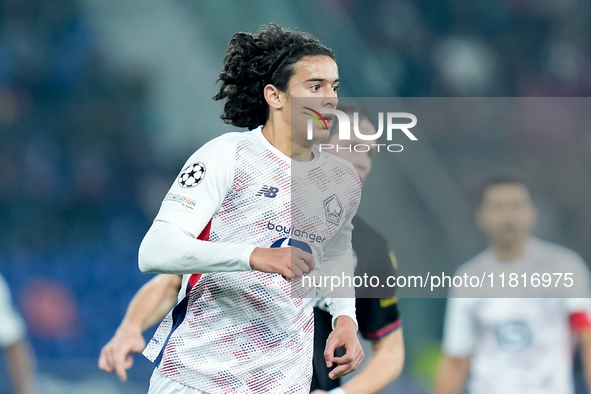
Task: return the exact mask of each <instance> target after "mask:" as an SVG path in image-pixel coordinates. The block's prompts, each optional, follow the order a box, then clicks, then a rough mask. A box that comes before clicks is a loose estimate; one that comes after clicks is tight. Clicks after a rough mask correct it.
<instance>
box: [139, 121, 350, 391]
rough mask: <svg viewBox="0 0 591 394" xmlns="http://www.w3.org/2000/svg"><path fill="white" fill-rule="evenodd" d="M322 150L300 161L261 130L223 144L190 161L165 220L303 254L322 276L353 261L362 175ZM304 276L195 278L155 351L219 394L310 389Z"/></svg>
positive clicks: (190, 380)
mask: <svg viewBox="0 0 591 394" xmlns="http://www.w3.org/2000/svg"><path fill="white" fill-rule="evenodd" d="M313 153H314V158H313V160H311V161H309V162H292V161H291V159H290V158H289V157H287V156H286V155H284V154H283V153H281V152H280V151H279V150H278V149H276V148H275V147H274V146H273V145H271V144H270V143H269V142H268V141H267V139H266V138H265V137H264V135H263V134H262V131H261V128H259V129H256V130H253V131H250V132H244V133H228V134H225V135H223V136H221V137H218V138H216V139H214V140H212V141H210V142H208V143H207V144H205V145H204V146H203V147H202V148H200V149H199V150H198V151H197V152H196V153H195V154H193V155H192V156H191V158H190V159H189V160H188V161H187V163H186V164H185V166H184V168H183V171H182V172H181V174H180V175H179V177H178V179H177V180H176V181H175V183H174V184H173V186H172V187H171V189H170V191H169V193H168V194H167V196H166V197H165V199H164V201H163V203H162V206H161V209H160V211H159V213H158V215H157V217H156V221H165V222H169V223H172V224H174V225H175V226H178V227H179V228H181V229H183V230H184V231H185V232H186V233H188V234H191V235H193V236H197V235H198V234H200V235H199V239H202V240H208V241H209V242H211V243H227V244H239V245H254V246H258V247H264V248H269V247H282V246H288V245H291V246H295V247H300V248H301V249H304V250H307V251H308V252H310V253H312V255H313V256H314V259H315V261H316V264H317V269H322V265H323V264H324V265H328V264H329V263H330V264H337V263H339V261H340V260H346V261H348V262H351V261H352V259H353V258H352V249H351V230H352V225H351V219H352V217H353V216H354V215H355V213H356V210H357V206H358V204H359V200H360V197H361V183H360V181H359V177H358V176H357V173H356V172H355V169H354V168H353V166H352V165H351V164H350V163H348V162H346V161H344V160H342V159H339V158H337V157H335V156H333V155H329V154H325V153H321V152H320V151H318V149H316V148H314V150H313ZM247 250H249V252H250V251H251V250H252V249H247ZM247 257H248V256H247ZM204 258H205V257H204ZM247 261H248V260H246V262H247ZM351 273H352V267H351ZM300 280H301V278H298V279H297V280H293V281H286V280H285V279H283V277H282V276H281V275H279V274H267V273H263V272H259V271H246V270H243V271H241V272H209V273H203V274H194V275H185V276H184V277H183V286H184V287H183V289H182V290H181V292H182V294H181V296H180V302H179V303H178V305H177V306H176V307H175V308H174V309H173V311H171V313H169V314H168V315H167V316H166V318H165V319H164V321H163V322H162V323H161V325H160V327H159V328H158V330H157V331H156V333H155V335H154V337H153V339H152V340H151V341H150V342H149V344H148V346H147V347H146V349H145V350H144V355H145V356H146V357H147V358H148V359H150V360H151V361H153V362H154V363H155V364H156V366H157V368H158V370H159V371H160V373H161V374H163V375H164V376H166V377H169V378H171V379H173V380H175V381H178V382H180V383H182V384H184V385H187V386H189V387H193V388H195V389H198V390H202V391H205V392H208V393H308V392H309V388H310V382H311V377H312V346H313V328H314V322H313V305H314V299H313V298H306V297H305V295H306V294H304V293H303V292H302V293H298V289H301V286H298V285H297V284H298V283H300V282H299V281H300ZM294 291H295V292H296V293H297V294H294ZM185 295H186V296H185ZM353 312H354V311H353ZM352 317H353V318H354V316H352Z"/></svg>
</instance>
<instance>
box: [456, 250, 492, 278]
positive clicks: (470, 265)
mask: <svg viewBox="0 0 591 394" xmlns="http://www.w3.org/2000/svg"><path fill="white" fill-rule="evenodd" d="M491 257H492V253H491V251H490V250H489V249H485V250H483V251H481V252H480V253H478V254H477V255H476V256H474V257H472V258H471V259H470V260H468V261H466V262H465V263H463V264H462V265H460V266H459V267H458V269H457V270H456V272H455V275H463V274H470V273H472V272H482V270H483V269H486V268H487V265H488V264H490V261H491Z"/></svg>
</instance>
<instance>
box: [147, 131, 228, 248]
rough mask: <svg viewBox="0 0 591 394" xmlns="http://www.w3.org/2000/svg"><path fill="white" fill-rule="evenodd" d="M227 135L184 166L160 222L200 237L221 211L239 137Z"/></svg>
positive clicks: (217, 139) (161, 214)
mask: <svg viewBox="0 0 591 394" xmlns="http://www.w3.org/2000/svg"><path fill="white" fill-rule="evenodd" d="M231 134H233V133H230V134H225V135H223V136H221V137H218V138H216V139H213V140H211V141H209V142H208V143H206V144H205V145H203V146H202V147H201V148H200V149H199V150H197V152H195V153H194V154H193V155H192V156H191V157H190V158H189V160H187V162H186V163H185V165H184V166H183V168H182V170H181V172H180V173H179V175H178V176H177V178H176V180H175V181H174V183H173V185H172V186H171V188H170V190H169V191H168V193H167V194H166V196H165V198H164V201H163V202H162V205H161V207H160V211H159V212H158V215H157V216H156V220H160V221H164V222H168V223H172V224H174V225H175V226H177V227H179V228H181V229H183V230H184V231H186V232H188V233H189V234H191V235H192V236H193V237H197V235H199V234H200V233H201V231H202V230H203V229H204V228H205V226H206V225H207V223H208V222H209V220H210V219H211V218H212V216H213V215H214V214H215V213H216V212H217V211H218V210H219V209H220V207H221V205H222V202H223V201H224V198H225V197H226V195H227V193H228V191H229V190H230V188H231V186H232V183H233V179H234V163H235V155H236V145H237V143H238V139H237V138H231V137H230V136H231Z"/></svg>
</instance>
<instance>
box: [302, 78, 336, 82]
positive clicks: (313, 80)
mask: <svg viewBox="0 0 591 394" xmlns="http://www.w3.org/2000/svg"><path fill="white" fill-rule="evenodd" d="M340 81H341V80H340V78H337V79H335V80H334V81H333V82H332V83H339V82H340ZM306 82H330V81H328V80H327V79H326V78H310V79H306V80H305V81H304V83H306Z"/></svg>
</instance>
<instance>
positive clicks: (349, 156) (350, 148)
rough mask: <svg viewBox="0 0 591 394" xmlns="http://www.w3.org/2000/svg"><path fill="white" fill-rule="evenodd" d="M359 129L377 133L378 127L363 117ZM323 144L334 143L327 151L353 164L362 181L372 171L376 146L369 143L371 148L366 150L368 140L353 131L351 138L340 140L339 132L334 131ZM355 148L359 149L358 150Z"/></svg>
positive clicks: (364, 131)
mask: <svg viewBox="0 0 591 394" xmlns="http://www.w3.org/2000/svg"><path fill="white" fill-rule="evenodd" d="M349 118H351V119H352V118H353V116H349ZM351 129H353V124H351ZM359 131H360V132H361V134H375V133H376V128H375V127H374V125H373V123H371V122H370V121H369V120H367V119H363V120H360V121H359ZM323 144H330V145H332V146H333V148H332V149H328V150H326V151H327V152H330V153H332V154H334V155H336V156H339V157H342V158H343V159H345V160H347V161H349V162H350V163H351V164H353V166H354V167H355V170H357V174H359V178H360V179H361V182H364V181H365V178H366V177H367V175H369V172H370V171H371V158H372V157H373V155H374V153H375V147H373V146H371V145H369V146H370V147H371V149H369V150H368V151H366V149H367V147H368V144H367V141H363V140H362V139H360V138H359V137H357V135H355V133H351V139H350V140H339V134H338V133H334V134H333V136H332V137H331V138H330V139H329V140H328V141H327V142H323ZM337 147H338V149H337ZM355 149H357V151H356V150H355ZM322 150H325V149H322Z"/></svg>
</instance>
